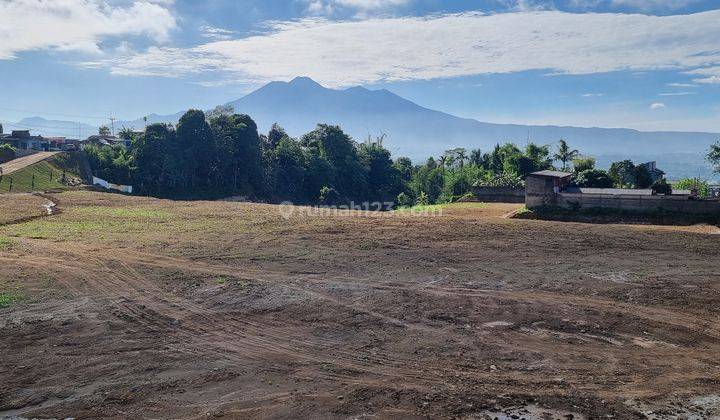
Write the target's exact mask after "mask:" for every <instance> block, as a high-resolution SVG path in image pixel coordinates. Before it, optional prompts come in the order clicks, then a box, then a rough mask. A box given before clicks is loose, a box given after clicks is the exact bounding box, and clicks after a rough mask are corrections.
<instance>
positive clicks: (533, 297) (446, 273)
mask: <svg viewBox="0 0 720 420" xmlns="http://www.w3.org/2000/svg"><path fill="white" fill-rule="evenodd" d="M50 197H51V198H52V199H53V201H55V202H56V203H57V204H58V206H57V208H58V210H59V212H58V213H57V214H55V215H51V216H47V217H41V218H37V219H34V220H30V221H26V222H20V223H15V222H13V220H17V219H18V218H14V217H10V216H7V215H3V216H2V218H1V219H0V220H2V222H0V223H2V224H3V225H2V226H0V292H12V293H16V294H17V295H18V296H20V297H21V298H20V299H17V300H16V301H14V302H12V303H10V304H8V305H6V306H5V307H3V308H0V335H1V336H2V338H3V339H2V340H0V354H2V358H0V417H2V416H8V417H12V416H20V417H59V418H64V417H74V418H87V417H115V418H138V417H143V418H147V417H153V418H178V417H182V418H209V417H213V418H371V417H372V418H490V419H493V418H498V419H510V418H512V419H516V418H517V419H520V418H526V419H530V418H539V419H548V418H563V419H570V418H575V419H578V418H645V417H647V418H678V417H683V416H684V417H686V418H697V419H701V418H712V417H715V418H717V416H720V322H719V319H720V318H719V315H720V305H719V303H720V274H719V272H718V268H719V264H718V249H719V245H720V235H717V234H716V233H717V229H716V228H714V227H708V226H693V227H689V228H672V227H656V226H623V225H590V224H578V223H559V222H544V221H534V220H517V219H511V218H507V217H505V216H506V215H507V214H508V213H510V212H512V211H513V210H515V209H517V205H509V204H462V205H456V206H451V207H448V208H445V209H444V210H443V212H442V214H440V215H438V214H435V215H415V214H412V213H402V214H400V213H353V214H349V213H347V212H342V213H338V214H328V213H327V212H325V213H317V212H311V211H309V210H308V209H304V208H292V207H287V206H285V207H280V206H273V205H263V204H250V203H226V202H172V201H164V200H155V199H148V198H137V197H124V196H120V195H112V194H103V193H94V192H81V191H75V192H66V193H62V194H55V195H52V196H50ZM15 199H17V200H20V199H21V196H1V197H0V202H2V203H8V202H10V201H12V200H15ZM40 204H41V203H29V204H27V203H26V205H22V204H17V205H15V206H10V205H7V204H3V205H0V212H3V213H7V212H13V211H15V212H17V211H25V210H23V207H26V206H30V207H32V208H34V207H35V206H36V205H40ZM284 216H289V217H288V218H285V217H284Z"/></svg>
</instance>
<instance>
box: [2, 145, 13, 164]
mask: <svg viewBox="0 0 720 420" xmlns="http://www.w3.org/2000/svg"><path fill="white" fill-rule="evenodd" d="M13 159H15V149H14V148H13V147H12V146H10V145H9V144H0V163H5V162H10V161H11V160H13Z"/></svg>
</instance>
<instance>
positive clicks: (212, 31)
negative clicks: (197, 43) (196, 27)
mask: <svg viewBox="0 0 720 420" xmlns="http://www.w3.org/2000/svg"><path fill="white" fill-rule="evenodd" d="M200 34H201V35H202V36H203V37H205V38H209V39H213V40H218V41H223V40H227V39H232V37H233V35H234V34H235V31H230V30H228V29H223V28H218V27H215V26H207V25H206V26H201V27H200Z"/></svg>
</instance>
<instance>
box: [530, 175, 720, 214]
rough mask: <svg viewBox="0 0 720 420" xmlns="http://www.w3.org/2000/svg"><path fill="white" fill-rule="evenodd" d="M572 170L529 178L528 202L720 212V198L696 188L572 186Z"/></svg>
mask: <svg viewBox="0 0 720 420" xmlns="http://www.w3.org/2000/svg"><path fill="white" fill-rule="evenodd" d="M571 176H572V174H570V173H567V172H558V171H541V172H535V173H532V174H530V175H529V176H528V177H527V179H526V180H525V205H526V206H527V207H528V208H530V209H537V208H542V207H557V208H562V209H568V210H575V211H577V210H583V209H598V208H601V209H612V210H621V211H630V212H640V213H649V212H650V213H651V212H658V211H660V212H671V213H688V214H713V215H720V201H718V200H717V199H710V200H702V199H700V198H698V197H697V194H694V193H693V192H692V191H687V190H676V191H673V192H672V194H667V195H662V194H655V193H653V190H651V189H624V188H582V187H574V186H570V181H571Z"/></svg>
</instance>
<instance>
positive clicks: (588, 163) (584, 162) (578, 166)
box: [572, 156, 595, 173]
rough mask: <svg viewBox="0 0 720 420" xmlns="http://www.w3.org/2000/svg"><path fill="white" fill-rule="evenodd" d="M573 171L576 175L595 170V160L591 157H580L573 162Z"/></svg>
mask: <svg viewBox="0 0 720 420" xmlns="http://www.w3.org/2000/svg"><path fill="white" fill-rule="evenodd" d="M572 164H573V171H574V172H575V173H578V172H582V171H587V170H588V169H595V158H594V157H590V156H580V157H576V158H575V159H573V160H572Z"/></svg>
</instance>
